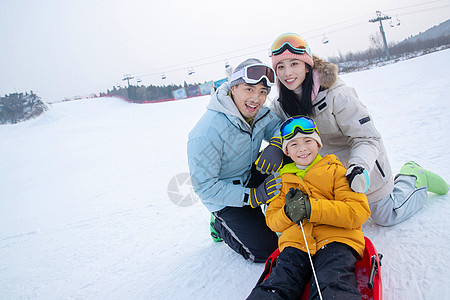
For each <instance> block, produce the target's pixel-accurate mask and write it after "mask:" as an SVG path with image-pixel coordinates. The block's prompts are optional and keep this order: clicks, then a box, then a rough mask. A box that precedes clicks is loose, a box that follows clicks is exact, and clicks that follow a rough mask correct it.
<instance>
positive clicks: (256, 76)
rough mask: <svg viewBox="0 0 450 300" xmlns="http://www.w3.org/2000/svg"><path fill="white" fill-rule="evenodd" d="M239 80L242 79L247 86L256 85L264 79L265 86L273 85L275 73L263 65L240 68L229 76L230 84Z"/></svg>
mask: <svg viewBox="0 0 450 300" xmlns="http://www.w3.org/2000/svg"><path fill="white" fill-rule="evenodd" d="M240 78H242V79H244V81H245V82H246V83H248V84H257V83H258V82H260V81H261V80H262V79H264V78H265V79H266V82H267V85H269V86H271V85H274V84H275V72H274V71H273V69H272V68H271V67H269V66H267V65H264V64H253V65H249V66H246V67H244V68H242V69H241V70H239V71H237V72H235V73H233V75H231V79H230V82H232V81H234V80H237V79H240Z"/></svg>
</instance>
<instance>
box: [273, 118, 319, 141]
mask: <svg viewBox="0 0 450 300" xmlns="http://www.w3.org/2000/svg"><path fill="white" fill-rule="evenodd" d="M314 130H316V131H317V133H319V130H318V129H317V126H316V123H315V122H314V120H312V119H310V118H308V117H305V116H295V117H292V118H289V119H287V120H286V121H285V122H284V123H283V125H281V129H280V135H281V137H282V138H283V139H285V140H289V139H291V138H293V137H294V136H295V135H296V134H297V133H298V132H300V133H304V134H311V133H313V132H314Z"/></svg>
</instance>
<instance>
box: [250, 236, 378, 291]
mask: <svg viewBox="0 0 450 300" xmlns="http://www.w3.org/2000/svg"><path fill="white" fill-rule="evenodd" d="M364 240H365V242H366V248H365V249H364V254H363V257H362V258H361V260H358V261H357V262H356V265H355V274H356V282H357V284H358V290H359V292H360V293H361V295H362V299H364V300H382V299H383V289H382V284H381V274H380V271H381V259H382V258H383V255H382V254H381V253H377V250H376V249H375V246H374V245H373V243H372V241H371V240H370V239H369V238H368V237H364ZM279 254H280V250H279V249H276V250H275V251H274V252H273V253H272V254H271V255H270V256H269V257H268V258H267V260H266V264H265V267H264V271H263V273H262V274H261V277H260V278H259V280H258V283H257V284H260V283H261V282H263V281H264V280H266V279H267V277H269V275H270V273H271V272H272V268H273V267H275V265H276V262H277V258H278V255H279ZM309 290H310V282H308V283H307V284H306V286H305V290H304V291H303V295H302V297H301V298H300V299H299V300H307V299H308V297H309Z"/></svg>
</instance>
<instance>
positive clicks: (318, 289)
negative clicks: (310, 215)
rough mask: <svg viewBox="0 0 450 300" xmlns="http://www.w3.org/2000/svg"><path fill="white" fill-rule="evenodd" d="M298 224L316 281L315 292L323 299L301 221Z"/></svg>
mask: <svg viewBox="0 0 450 300" xmlns="http://www.w3.org/2000/svg"><path fill="white" fill-rule="evenodd" d="M299 226H300V228H301V229H302V233H303V239H304V240H305V245H306V250H307V251H308V257H309V262H310V263H311V269H312V271H313V275H314V280H315V281H316V285H317V292H318V293H319V298H320V300H323V298H322V292H321V291H320V286H319V281H318V280H317V275H316V271H315V270H314V264H313V261H312V258H311V253H310V252H309V245H308V242H307V241H306V236H305V231H304V230H303V225H302V221H300V224H299Z"/></svg>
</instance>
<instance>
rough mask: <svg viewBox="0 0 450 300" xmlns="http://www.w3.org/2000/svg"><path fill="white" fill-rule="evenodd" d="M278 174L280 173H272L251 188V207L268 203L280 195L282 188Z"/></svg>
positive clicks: (249, 192) (249, 196)
mask: <svg viewBox="0 0 450 300" xmlns="http://www.w3.org/2000/svg"><path fill="white" fill-rule="evenodd" d="M278 176H279V174H278V173H275V174H272V175H270V176H269V177H267V178H266V180H264V182H263V183H261V184H260V185H259V186H258V187H257V188H250V189H249V191H248V199H249V202H250V205H251V207H253V208H256V207H258V206H260V205H261V204H267V203H269V202H271V201H272V200H273V199H275V198H276V197H277V196H278V194H279V193H280V189H281V184H280V182H281V178H280V177H278Z"/></svg>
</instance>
